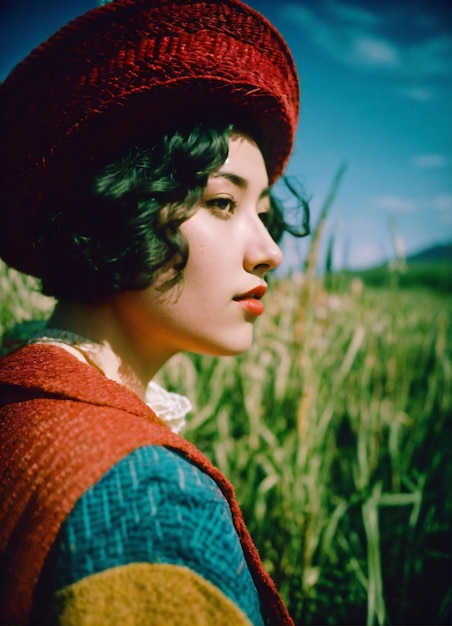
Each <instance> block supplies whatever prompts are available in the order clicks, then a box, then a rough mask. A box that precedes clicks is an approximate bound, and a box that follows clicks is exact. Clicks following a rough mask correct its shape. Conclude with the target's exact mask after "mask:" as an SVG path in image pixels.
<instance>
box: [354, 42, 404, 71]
mask: <svg viewBox="0 0 452 626" xmlns="http://www.w3.org/2000/svg"><path fill="white" fill-rule="evenodd" d="M353 47H354V50H355V53H356V61H355V62H356V63H357V64H361V65H362V64H363V63H364V64H367V63H369V64H371V65H380V66H381V65H385V66H388V67H391V66H392V67H397V66H398V65H399V64H400V59H399V53H398V50H397V48H396V47H395V46H394V45H392V44H391V43H390V42H389V41H387V40H385V39H381V38H377V37H370V36H366V37H356V38H355V39H354V41H353Z"/></svg>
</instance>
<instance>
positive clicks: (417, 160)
mask: <svg viewBox="0 0 452 626" xmlns="http://www.w3.org/2000/svg"><path fill="white" fill-rule="evenodd" d="M411 162H412V164H413V165H414V167H417V168H419V169H430V170H438V169H442V168H443V167H446V165H447V162H448V159H447V158H446V157H445V156H444V154H436V153H432V154H416V156H414V157H413V158H412V159H411Z"/></svg>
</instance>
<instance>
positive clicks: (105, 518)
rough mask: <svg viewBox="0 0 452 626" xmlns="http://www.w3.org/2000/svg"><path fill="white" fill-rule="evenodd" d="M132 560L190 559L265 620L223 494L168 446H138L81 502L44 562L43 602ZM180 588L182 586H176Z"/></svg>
mask: <svg viewBox="0 0 452 626" xmlns="http://www.w3.org/2000/svg"><path fill="white" fill-rule="evenodd" d="M134 562H149V563H171V564H177V565H182V566H186V567H188V568H190V569H191V570H193V571H194V572H196V573H197V574H198V575H200V576H202V577H203V578H204V579H206V580H208V581H209V582H210V583H211V584H212V585H214V586H215V587H217V588H218V589H220V590H221V592H222V593H224V594H225V595H226V596H228V597H229V598H230V599H231V600H232V601H233V602H234V603H235V604H237V605H238V606H239V607H240V609H241V610H242V611H243V612H244V613H245V614H246V615H247V616H248V618H249V619H250V621H251V622H252V624H255V625H257V624H263V620H262V616H261V614H260V603H259V596H258V593H257V590H256V587H255V585H254V582H253V580H252V578H251V575H250V572H249V568H248V565H247V563H246V561H245V556H244V554H243V549H242V546H241V545H240V541H239V538H238V536H237V531H236V530H235V528H234V525H233V522H232V518H231V512H230V509H229V507H228V504H227V502H226V500H225V498H224V496H223V495H222V493H221V491H220V490H219V488H218V486H217V484H216V483H215V482H214V481H213V480H212V479H211V478H210V477H209V476H208V475H207V474H205V473H204V472H202V471H201V470H200V469H199V468H197V467H196V466H195V465H193V464H192V463H190V462H189V461H187V460H186V459H184V458H183V457H181V456H180V455H179V454H176V453H174V452H172V451H170V450H167V449H165V448H162V447H157V446H155V447H152V448H151V447H144V448H139V449H138V450H135V451H134V452H133V453H132V454H130V455H129V456H127V457H126V458H125V459H123V460H122V461H120V462H119V463H118V464H116V465H115V467H114V468H112V469H111V470H110V471H109V472H108V473H107V474H106V475H105V476H104V477H103V478H102V479H101V480H100V481H99V482H98V483H96V484H95V485H94V486H93V487H91V489H89V490H88V491H87V492H86V493H85V494H84V495H83V496H82V497H81V499H80V500H79V501H78V502H77V504H76V506H75V507H74V509H73V511H72V512H71V513H70V514H69V516H68V518H67V519H66V521H65V522H64V524H63V526H62V528H61V530H60V532H59V534H58V537H57V539H56V541H55V544H54V546H53V548H52V550H51V553H50V554H49V558H48V560H47V563H46V565H45V567H44V570H43V574H42V579H41V581H40V587H41V589H45V594H43V597H42V599H41V600H40V602H41V604H42V605H43V606H47V605H48V604H49V601H50V599H51V598H52V597H53V596H54V594H55V591H57V590H59V589H62V588H64V587H68V586H70V585H72V584H73V583H75V582H77V581H79V580H82V579H84V578H87V577H90V576H92V575H93V574H96V573H99V572H101V571H103V570H107V569H110V568H113V567H117V566H122V565H127V564H129V563H134ZM174 593H175V594H176V595H183V593H184V590H182V589H178V588H177V587H174ZM38 612H41V611H38Z"/></svg>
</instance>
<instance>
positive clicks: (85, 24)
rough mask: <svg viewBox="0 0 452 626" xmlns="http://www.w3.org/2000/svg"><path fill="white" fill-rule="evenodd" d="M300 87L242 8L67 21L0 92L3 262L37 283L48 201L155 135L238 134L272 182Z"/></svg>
mask: <svg viewBox="0 0 452 626" xmlns="http://www.w3.org/2000/svg"><path fill="white" fill-rule="evenodd" d="M298 110H299V84H298V77H297V72H296V69H295V66H294V62H293V59H292V57H291V54H290V52H289V50H288V48H287V45H286V44H285V42H284V40H283V39H282V37H281V36H280V34H279V33H278V32H277V30H276V29H275V28H274V27H273V26H272V25H271V24H270V23H269V22H268V21H267V20H266V19H265V18H264V17H263V16H262V15H260V14H259V13H258V12H257V11H255V10H253V9H251V8H250V7H248V6H246V5H245V4H243V3H242V2H240V1H239V0H115V1H114V2H111V3H109V4H106V5H104V6H102V7H98V8H96V9H93V10H91V11H89V12H88V13H86V14H85V15H82V16H81V17H79V18H76V19H74V20H73V21H71V22H70V23H69V24H67V25H66V26H64V27H63V28H61V29H60V30H59V31H58V32H57V33H55V34H54V35H53V36H52V37H50V39H48V40H47V41H46V42H45V43H43V44H42V45H40V46H39V47H38V48H36V49H35V50H34V51H33V52H32V53H31V54H30V55H29V56H28V57H27V58H26V59H25V60H24V61H22V63H20V64H19V65H17V66H16V67H15V68H14V69H13V71H12V72H11V74H10V75H9V76H8V77H7V78H6V80H5V81H4V83H3V84H2V85H1V86H0V111H1V118H2V119H1V135H2V140H1V149H0V176H1V180H0V183H1V202H0V257H2V258H3V259H4V260H5V261H6V262H7V263H8V264H10V265H11V266H13V267H15V268H17V269H19V270H21V271H24V272H26V273H29V274H35V275H39V269H38V265H39V263H38V260H37V259H36V258H35V253H34V247H35V242H36V240H37V238H38V237H39V229H40V228H41V227H40V226H39V224H40V223H42V222H43V220H44V221H45V211H46V208H45V207H46V204H48V203H49V198H53V203H55V198H57V199H58V198H61V205H62V206H61V209H64V200H63V198H64V196H65V195H66V196H67V195H68V193H70V190H71V189H73V188H74V186H76V185H77V181H78V180H80V179H81V178H82V177H85V176H87V175H89V173H93V172H94V171H96V168H98V167H99V166H100V165H103V164H105V163H106V162H108V161H112V160H114V159H115V158H117V157H118V156H120V155H121V153H122V152H121V150H122V151H124V150H126V149H128V148H129V147H130V146H131V145H134V144H135V143H137V142H143V141H145V140H146V137H151V136H152V134H153V133H157V132H162V131H166V130H171V129H172V128H174V129H175V128H177V127H178V126H180V125H181V124H183V123H189V122H190V121H201V120H203V119H204V118H207V117H211V116H213V115H215V116H217V117H220V118H223V119H225V121H232V122H235V123H238V124H242V125H243V127H244V128H245V129H246V130H248V131H249V132H251V133H252V134H253V136H254V137H255V139H256V141H258V143H259V144H260V147H261V149H262V151H263V153H264V156H265V159H266V164H267V168H268V172H269V177H270V181H271V182H274V181H275V180H276V179H277V178H278V177H279V176H280V175H281V174H282V172H283V170H284V167H285V165H286V163H287V160H288V158H289V156H290V153H291V151H292V146H293V141H294V135H295V130H296V124H297V120H298Z"/></svg>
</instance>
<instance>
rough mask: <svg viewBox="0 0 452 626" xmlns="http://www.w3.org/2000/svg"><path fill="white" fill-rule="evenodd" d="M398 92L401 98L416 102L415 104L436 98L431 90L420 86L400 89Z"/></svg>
mask: <svg viewBox="0 0 452 626" xmlns="http://www.w3.org/2000/svg"><path fill="white" fill-rule="evenodd" d="M398 92H399V95H401V96H402V97H404V98H408V99H409V100H416V101H417V102H430V101H431V100H434V99H435V98H436V97H437V94H436V92H435V91H434V90H433V89H430V88H428V87H421V86H412V87H402V88H401V89H399V90H398Z"/></svg>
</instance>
